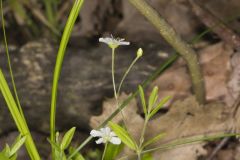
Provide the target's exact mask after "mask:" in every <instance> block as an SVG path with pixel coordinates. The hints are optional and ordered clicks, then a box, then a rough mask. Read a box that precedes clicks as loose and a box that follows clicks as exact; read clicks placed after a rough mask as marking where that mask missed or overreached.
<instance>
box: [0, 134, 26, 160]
mask: <svg viewBox="0 0 240 160" xmlns="http://www.w3.org/2000/svg"><path fill="white" fill-rule="evenodd" d="M25 141H26V137H25V136H21V135H19V136H18V137H17V138H16V140H15V142H14V144H13V145H12V146H11V147H10V146H9V145H8V144H6V146H5V148H4V150H3V151H2V152H0V159H1V160H16V159H17V151H18V150H19V149H20V148H21V146H22V145H23V144H24V143H25Z"/></svg>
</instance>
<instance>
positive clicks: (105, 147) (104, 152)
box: [102, 142, 108, 160]
mask: <svg viewBox="0 0 240 160" xmlns="http://www.w3.org/2000/svg"><path fill="white" fill-rule="evenodd" d="M107 147H108V142H106V144H105V146H104V151H103V155H102V160H104V158H105V154H106V151H107Z"/></svg>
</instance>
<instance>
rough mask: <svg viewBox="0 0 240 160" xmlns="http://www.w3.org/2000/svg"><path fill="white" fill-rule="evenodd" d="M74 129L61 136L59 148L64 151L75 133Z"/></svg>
mask: <svg viewBox="0 0 240 160" xmlns="http://www.w3.org/2000/svg"><path fill="white" fill-rule="evenodd" d="M75 130H76V127H72V128H71V129H70V130H69V131H67V133H66V134H65V135H64V136H63V139H62V143H61V145H60V148H61V149H62V150H65V149H66V148H67V147H68V146H69V144H70V143H71V141H72V138H73V135H74V133H75Z"/></svg>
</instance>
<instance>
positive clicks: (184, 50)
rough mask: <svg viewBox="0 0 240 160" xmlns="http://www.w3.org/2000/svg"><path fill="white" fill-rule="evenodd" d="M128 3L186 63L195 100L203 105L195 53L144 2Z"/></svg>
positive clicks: (200, 80) (200, 76)
mask: <svg viewBox="0 0 240 160" xmlns="http://www.w3.org/2000/svg"><path fill="white" fill-rule="evenodd" d="M129 2H131V3H132V5H133V6H135V7H136V8H137V9H138V10H139V12H141V13H142V14H143V15H144V16H145V17H146V18H147V19H148V20H149V22H151V23H152V24H153V26H154V27H156V29H157V30H158V31H159V33H160V34H161V35H162V36H163V38H164V39H165V40H166V41H167V42H168V43H169V44H170V45H172V46H173V48H174V49H175V50H176V51H177V52H178V53H179V54H180V55H181V56H182V57H183V59H184V60H185V61H186V62H187V65H188V69H189V71H190V75H191V78H192V83H193V90H194V93H195V95H196V99H197V101H198V102H199V103H200V104H203V103H204V102H205V91H204V81H203V78H202V73H201V68H200V66H199V62H198V58H197V54H196V52H195V51H194V50H193V49H192V48H191V47H190V45H188V44H187V43H186V42H184V41H183V40H182V38H181V37H180V36H179V35H178V34H177V33H176V32H175V31H174V29H173V28H172V27H171V26H170V25H169V24H168V23H167V22H166V21H165V20H164V19H163V18H162V17H161V16H160V15H159V14H158V13H157V11H156V10H154V9H153V8H152V7H151V6H150V5H149V4H148V3H147V2H146V1H145V0H129Z"/></svg>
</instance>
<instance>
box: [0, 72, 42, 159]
mask: <svg viewBox="0 0 240 160" xmlns="http://www.w3.org/2000/svg"><path fill="white" fill-rule="evenodd" d="M0 91H1V92H2V94H3V97H4V99H5V101H6V103H7V106H8V109H9V111H10V113H11V115H12V117H13V119H14V121H15V124H16V126H17V128H18V130H19V132H20V133H21V135H23V136H26V141H25V146H26V149H27V151H28V153H29V156H30V157H31V159H32V160H40V159H41V158H40V156H39V153H38V151H37V148H36V146H35V143H34V142H33V139H32V136H31V133H30V131H29V129H28V126H27V124H26V121H25V118H24V115H23V114H21V113H20V111H19V109H18V106H17V104H16V102H15V100H14V98H13V96H12V94H11V91H10V89H9V86H8V84H7V81H6V79H5V77H4V75H3V73H2V70H1V69H0Z"/></svg>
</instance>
